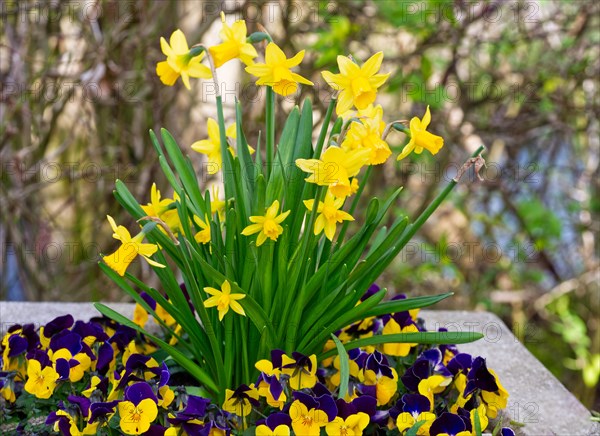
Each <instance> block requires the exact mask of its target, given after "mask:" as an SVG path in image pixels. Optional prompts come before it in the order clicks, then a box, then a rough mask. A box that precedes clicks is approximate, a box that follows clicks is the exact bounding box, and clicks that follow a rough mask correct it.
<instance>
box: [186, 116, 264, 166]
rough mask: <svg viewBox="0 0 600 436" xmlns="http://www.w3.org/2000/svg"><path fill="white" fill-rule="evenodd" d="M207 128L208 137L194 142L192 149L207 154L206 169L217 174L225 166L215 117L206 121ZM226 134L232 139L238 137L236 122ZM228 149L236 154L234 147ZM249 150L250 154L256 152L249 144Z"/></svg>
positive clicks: (228, 128)
mask: <svg viewBox="0 0 600 436" xmlns="http://www.w3.org/2000/svg"><path fill="white" fill-rule="evenodd" d="M206 130H207V133H208V138H207V139H202V140H201V141H196V142H194V143H193V144H192V150H194V151H196V152H198V153H200V154H204V155H206V157H207V163H208V165H207V168H206V171H207V172H208V174H216V173H218V172H219V170H220V169H221V167H222V166H223V158H222V155H221V136H220V135H219V124H218V123H217V122H216V121H215V120H214V119H213V118H209V119H208V121H207V122H206ZM225 136H227V137H228V138H231V139H236V137H237V131H236V124H235V123H233V124H232V125H230V126H229V127H227V129H226V130H225ZM228 150H229V152H230V153H231V154H232V155H233V156H235V150H234V149H233V148H232V147H228ZM248 151H249V152H250V154H253V153H254V149H253V148H252V147H250V146H248Z"/></svg>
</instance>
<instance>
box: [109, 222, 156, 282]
mask: <svg viewBox="0 0 600 436" xmlns="http://www.w3.org/2000/svg"><path fill="white" fill-rule="evenodd" d="M106 218H107V219H108V222H109V223H110V226H111V227H112V229H113V232H114V233H113V238H115V239H116V240H118V241H121V246H120V247H119V248H118V249H117V251H115V252H114V253H112V254H109V255H108V256H104V257H103V258H102V260H104V262H105V263H106V264H107V265H108V266H109V267H111V268H112V269H113V270H114V271H115V272H116V273H117V274H119V275H120V276H124V275H125V271H126V270H127V267H128V266H129V264H130V263H131V262H133V260H134V259H135V258H136V257H137V256H138V255H139V256H141V257H143V258H144V259H145V260H146V262H148V263H149V264H150V265H152V266H155V267H158V268H164V267H165V266H164V265H162V264H160V263H158V262H156V261H154V260H152V259H150V257H149V256H152V255H153V254H154V253H156V251H157V250H158V247H157V246H156V245H155V244H145V243H143V242H142V241H143V239H144V237H145V236H146V235H145V234H144V232H143V231H141V232H140V233H138V234H137V235H136V236H134V237H133V238H132V237H131V234H130V233H129V231H128V230H127V229H126V228H125V227H123V226H118V227H117V224H116V223H115V220H114V219H113V218H112V217H111V216H110V215H107V216H106Z"/></svg>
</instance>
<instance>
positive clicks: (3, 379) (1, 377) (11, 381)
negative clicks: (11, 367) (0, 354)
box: [0, 371, 17, 403]
mask: <svg viewBox="0 0 600 436" xmlns="http://www.w3.org/2000/svg"><path fill="white" fill-rule="evenodd" d="M14 376H15V374H14V373H12V374H11V373H9V372H6V371H0V396H2V398H4V399H5V400H6V401H7V402H9V403H14V402H15V401H16V400H17V396H16V395H15V377H14Z"/></svg>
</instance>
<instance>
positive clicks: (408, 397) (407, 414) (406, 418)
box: [396, 394, 436, 435]
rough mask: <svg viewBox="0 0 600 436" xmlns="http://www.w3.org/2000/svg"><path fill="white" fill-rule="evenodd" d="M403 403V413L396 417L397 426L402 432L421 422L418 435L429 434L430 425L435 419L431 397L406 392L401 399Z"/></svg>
mask: <svg viewBox="0 0 600 436" xmlns="http://www.w3.org/2000/svg"><path fill="white" fill-rule="evenodd" d="M400 402H401V403H402V409H401V410H402V413H400V414H399V415H398V417H397V418H396V426H397V427H398V430H400V432H403V431H405V430H407V429H409V428H411V427H413V426H414V425H415V424H417V423H419V422H423V424H420V427H419V429H418V430H417V434H418V435H428V434H429V427H430V426H431V423H432V422H433V421H434V420H435V418H436V416H435V413H432V412H431V411H432V410H433V407H432V406H433V405H432V403H431V402H430V401H429V399H428V398H427V397H425V396H423V395H418V394H404V395H403V396H402V399H401V400H400Z"/></svg>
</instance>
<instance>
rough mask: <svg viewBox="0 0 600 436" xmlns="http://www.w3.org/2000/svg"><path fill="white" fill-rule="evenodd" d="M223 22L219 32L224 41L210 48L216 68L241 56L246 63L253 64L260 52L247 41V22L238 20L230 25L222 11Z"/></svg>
mask: <svg viewBox="0 0 600 436" xmlns="http://www.w3.org/2000/svg"><path fill="white" fill-rule="evenodd" d="M221 22H222V23H223V28H222V29H221V31H220V32H219V36H220V37H221V39H222V40H223V42H222V43H221V44H219V45H215V46H214V47H210V48H209V49H208V51H209V52H210V55H211V56H212V58H213V61H214V63H215V68H219V67H220V66H221V65H223V64H224V63H226V62H228V61H230V60H232V59H236V58H239V59H240V60H241V61H242V62H243V63H245V64H246V65H251V64H252V63H253V62H254V61H253V59H254V58H255V57H256V56H258V53H256V49H255V48H254V46H253V45H252V44H250V43H249V42H247V41H246V38H247V30H246V22H245V21H244V20H238V21H236V22H235V23H233V24H232V25H231V26H229V25H228V24H227V23H226V22H225V14H224V13H223V12H221Z"/></svg>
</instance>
